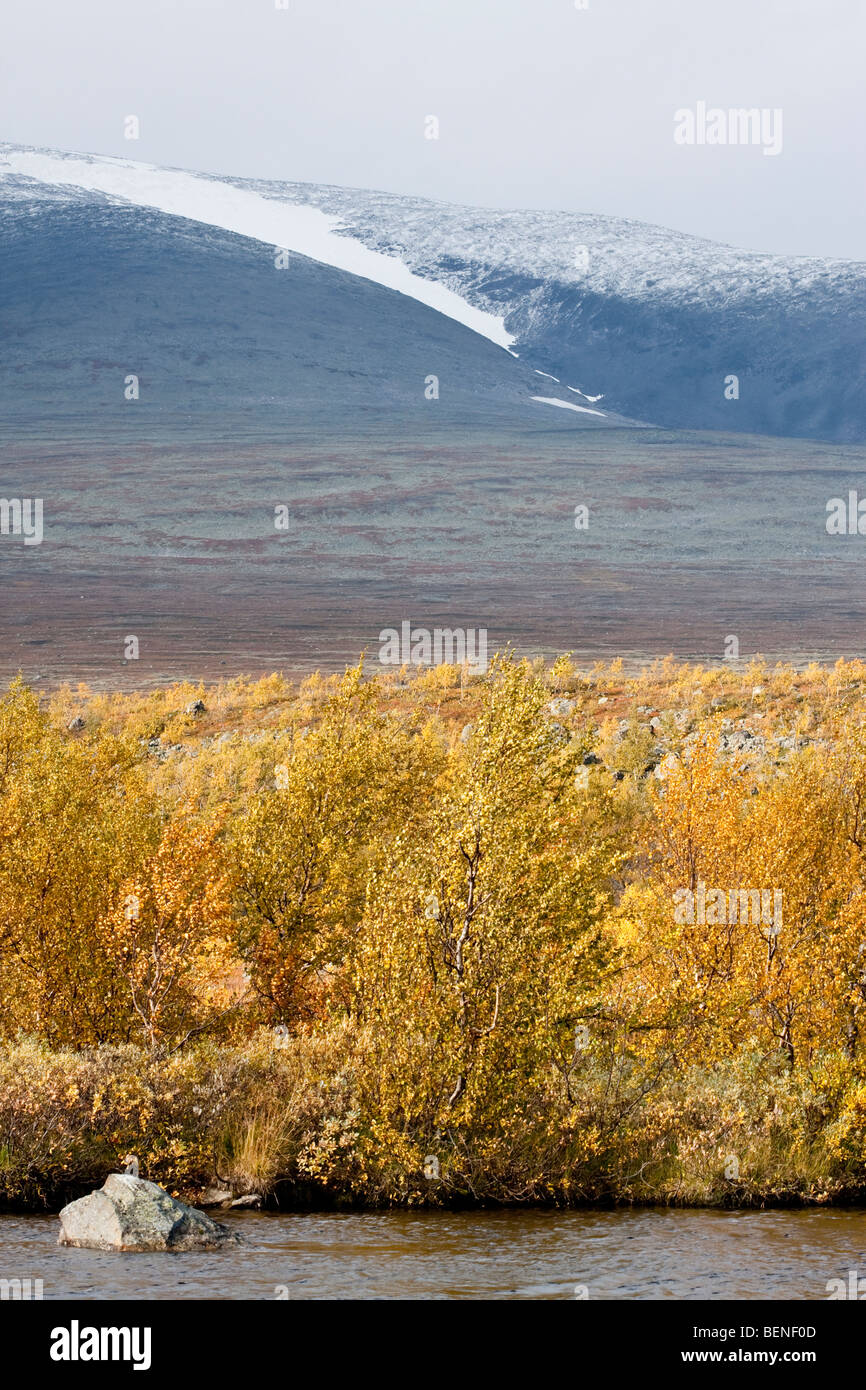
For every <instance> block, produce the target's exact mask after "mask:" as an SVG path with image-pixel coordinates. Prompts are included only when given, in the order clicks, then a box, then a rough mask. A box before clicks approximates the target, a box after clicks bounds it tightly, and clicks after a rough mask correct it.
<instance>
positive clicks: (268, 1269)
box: [0, 1210, 866, 1299]
mask: <svg viewBox="0 0 866 1390" xmlns="http://www.w3.org/2000/svg"><path fill="white" fill-rule="evenodd" d="M225 1219H226V1222H227V1224H229V1225H230V1226H231V1227H232V1228H233V1229H234V1230H236V1231H237V1232H238V1233H239V1234H240V1235H241V1236H242V1237H243V1244H242V1246H241V1248H239V1249H237V1250H226V1251H223V1252H219V1253H215V1254H202V1255H192V1254H186V1255H168V1254H159V1255H134V1254H127V1255H115V1254H106V1253H101V1252H96V1251H90V1250H67V1249H61V1248H60V1247H58V1246H57V1244H56V1240H57V1232H58V1229H59V1227H58V1222H57V1218H56V1217H50V1216H28V1217H20V1216H2V1217H0V1252H2V1253H0V1261H2V1268H0V1277H5V1278H31V1279H42V1281H43V1286H44V1297H45V1298H47V1299H49V1298H86V1299H113V1298H142V1299H183V1298H208V1299H274V1298H277V1297H282V1298H285V1297H287V1296H288V1298H290V1299H319V1298H334V1299H401V1298H403V1299H405V1298H409V1299H431V1298H474V1299H559V1298H567V1299H574V1298H575V1297H576V1296H588V1297H589V1298H591V1299H592V1298H600V1299H698V1298H710V1299H765V1298H772V1299H826V1298H827V1287H826V1286H827V1281H828V1280H829V1279H836V1278H843V1279H846V1280H847V1278H848V1272H849V1270H852V1269H853V1270H857V1271H859V1272H860V1274H862V1275H866V1212H864V1211H850V1210H848V1211H843V1210H823V1211H794V1212H789V1211H784V1212H779V1211H774V1212H718V1211H669V1210H637V1211H631V1210H627V1211H571V1212H546V1211H541V1212H539V1211H534V1212H473V1213H466V1212H460V1213H427V1212H424V1213H402V1212H401V1213H395V1212H388V1213H374V1214H366V1213H365V1214H357V1213H349V1214H343V1213H340V1214H335V1213H328V1214H321V1213H316V1214H307V1213H304V1214H297V1215H272V1214H260V1213H243V1214H235V1215H230V1216H228V1217H226V1218H225ZM578 1286H585V1290H586V1294H585V1295H582V1294H578V1293H577V1292H576V1290H577V1289H578Z"/></svg>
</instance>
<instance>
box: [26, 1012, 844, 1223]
mask: <svg viewBox="0 0 866 1390" xmlns="http://www.w3.org/2000/svg"><path fill="white" fill-rule="evenodd" d="M363 1043H364V1040H363V1039H362V1038H358V1037H352V1036H351V1035H350V1034H349V1033H348V1032H347V1031H346V1030H345V1029H340V1030H338V1031H337V1032H335V1033H331V1034H330V1035H322V1034H319V1035H317V1036H304V1037H295V1038H292V1039H289V1040H286V1039H284V1038H283V1036H282V1035H280V1034H277V1035H274V1034H273V1033H272V1032H270V1031H268V1030H262V1031H261V1032H260V1033H258V1034H257V1035H256V1036H255V1037H254V1038H252V1039H250V1040H249V1041H248V1042H247V1043H246V1044H245V1045H243V1046H241V1047H238V1046H226V1045H219V1046H217V1045H214V1044H213V1043H204V1044H200V1045H197V1046H195V1047H191V1048H189V1049H187V1050H185V1051H184V1053H183V1054H182V1055H175V1056H173V1057H169V1058H163V1059H158V1058H155V1057H154V1056H152V1055H150V1054H148V1053H147V1052H145V1051H143V1050H141V1049H139V1048H136V1047H133V1046H126V1047H120V1048H116V1047H106V1048H96V1049H85V1050H84V1051H79V1052H75V1051H72V1050H61V1051H55V1052H52V1051H50V1050H49V1049H47V1048H45V1047H44V1046H40V1045H39V1044H37V1043H35V1042H33V1041H21V1042H19V1043H18V1044H16V1045H14V1046H12V1047H7V1048H4V1049H3V1051H2V1053H0V1135H2V1143H0V1209H2V1210H7V1211H19V1212H27V1211H30V1212H38V1211H56V1210H58V1209H59V1208H60V1206H62V1205H63V1204H64V1203H65V1202H66V1201H69V1200H72V1199H74V1198H75V1197H78V1196H81V1195H83V1194H84V1193H86V1192H89V1191H91V1190H93V1189H94V1188H96V1187H99V1186H101V1184H102V1182H103V1180H104V1178H105V1176H106V1174H107V1173H108V1172H110V1171H113V1170H117V1169H118V1168H120V1167H122V1166H123V1165H122V1162H121V1160H122V1159H123V1158H124V1157H125V1155H126V1154H128V1153H132V1152H134V1153H135V1154H136V1155H137V1156H138V1158H139V1162H140V1165H141V1172H142V1176H145V1177H147V1178H150V1179H152V1180H153V1181H156V1182H159V1183H160V1184H162V1185H163V1186H165V1187H166V1188H167V1189H168V1190H169V1191H171V1192H172V1193H174V1194H175V1195H178V1196H180V1197H182V1198H184V1199H185V1200H187V1201H190V1202H193V1203H204V1204H205V1205H212V1204H213V1205H216V1204H217V1203H219V1202H224V1203H226V1204H228V1203H229V1202H230V1201H231V1199H232V1198H237V1197H242V1196H246V1195H248V1194H253V1193H255V1194H259V1195H260V1196H261V1197H262V1199H263V1204H264V1206H265V1208H267V1209H271V1210H283V1211H290V1210H298V1211H302V1210H322V1211H327V1210H339V1209H343V1210H351V1209H367V1210H377V1209H388V1208H392V1209H393V1208H404V1209H413V1208H426V1209H446V1210H466V1209H472V1208H475V1207H480V1206H488V1207H533V1206H536V1207H584V1206H596V1207H612V1206H622V1205H635V1206H644V1205H650V1206H661V1205H669V1206H676V1207H717V1208H727V1209H733V1208H766V1207H798V1206H800V1207H818V1206H850V1205H856V1204H862V1205H866V1181H864V1178H863V1175H862V1168H861V1166H860V1165H859V1164H858V1163H852V1162H850V1161H844V1160H842V1159H840V1157H839V1155H838V1153H834V1151H833V1150H834V1144H833V1125H834V1121H833V1119H832V1118H831V1117H830V1116H827V1117H826V1118H825V1121H824V1123H823V1125H822V1126H820V1127H818V1128H816V1129H814V1131H813V1132H812V1134H811V1135H810V1136H809V1138H808V1139H807V1138H806V1137H805V1135H806V1132H807V1129H806V1127H807V1124H808V1120H809V1116H810V1113H813V1112H814V1110H815V1107H816V1104H817V1097H816V1095H814V1094H813V1093H812V1092H811V1091H810V1090H809V1089H808V1088H803V1087H792V1086H791V1085H790V1083H789V1082H787V1083H786V1080H785V1078H784V1076H783V1075H782V1073H781V1071H780V1069H778V1068H775V1069H773V1068H763V1069H762V1068H761V1067H759V1066H756V1059H754V1058H740V1059H734V1060H732V1061H731V1062H729V1063H727V1064H726V1065H723V1066H722V1065H719V1066H715V1067H711V1068H709V1069H708V1070H701V1069H696V1070H692V1071H691V1072H688V1073H686V1074H684V1075H683V1076H681V1077H679V1078H678V1079H677V1080H676V1081H675V1082H674V1081H670V1082H668V1084H666V1085H665V1086H664V1087H662V1088H660V1089H659V1091H658V1092H657V1093H656V1094H654V1095H652V1096H649V1095H647V1096H646V1097H645V1098H644V1100H643V1101H640V1102H638V1103H637V1104H633V1105H632V1107H631V1109H630V1113H628V1114H624V1113H622V1110H621V1111H620V1113H619V1115H618V1116H614V1115H613V1114H611V1113H610V1112H608V1113H607V1114H606V1113H605V1108H604V1107H605V1094H604V1092H605V1087H606V1084H607V1078H606V1077H604V1076H603V1075H602V1074H601V1073H598V1072H597V1073H595V1074H593V1073H592V1072H587V1073H586V1074H585V1075H584V1078H583V1083H582V1086H581V1094H580V1099H579V1101H578V1107H579V1113H578V1115H577V1116H576V1115H575V1113H574V1108H573V1104H572V1103H571V1102H569V1101H568V1098H567V1097H566V1096H565V1095H559V1096H556V1095H555V1094H553V1093H551V1095H550V1097H549V1104H548V1107H547V1117H548V1121H549V1129H550V1132H551V1138H550V1141H549V1142H548V1144H547V1145H546V1146H543V1145H542V1144H541V1143H540V1142H539V1138H538V1135H537V1133H536V1135H535V1142H534V1143H533V1144H532V1145H530V1146H527V1147H526V1148H525V1149H524V1151H523V1152H522V1154H517V1153H515V1152H512V1153H511V1154H510V1161H509V1162H508V1163H507V1164H506V1163H504V1162H503V1161H502V1159H501V1158H500V1159H499V1160H498V1161H493V1162H489V1161H486V1160H485V1150H487V1151H489V1149H490V1139H491V1136H490V1135H489V1133H487V1132H486V1131H485V1130H484V1128H483V1127H482V1126H479V1127H478V1129H477V1132H475V1133H473V1132H472V1130H471V1129H470V1128H469V1127H468V1126H466V1125H465V1124H464V1125H458V1124H457V1123H455V1124H454V1126H453V1128H452V1130H451V1131H450V1132H445V1133H443V1134H441V1135H440V1136H439V1140H438V1142H437V1145H436V1147H437V1150H438V1153H437V1154H434V1155H427V1154H422V1153H421V1149H420V1148H418V1150H417V1159H416V1162H415V1163H414V1165H411V1166H410V1165H407V1166H406V1167H405V1169H402V1170H401V1167H400V1166H399V1165H398V1164H397V1163H395V1161H394V1156H393V1153H392V1152H391V1151H390V1150H389V1149H388V1148H386V1146H384V1145H382V1143H381V1142H380V1141H379V1140H378V1139H377V1116H376V1114H375V1113H370V1111H369V1108H368V1107H367V1113H365V1095H364V1089H365V1088H364V1083H363V1081H362V1080H361V1078H360V1075H359V1074H360V1072H361V1070H362V1066H363V1057H362V1053H363ZM771 1099H772V1102H773V1106H774V1109H773V1111H772V1112H769V1111H768V1101H769V1100H771ZM615 1119H618V1123H617V1124H616V1125H614V1123H613V1122H614V1120H615ZM605 1120H606V1121H607V1124H608V1136H607V1139H606V1140H605V1142H604V1143H599V1142H597V1141H596V1142H595V1144H594V1145H592V1149H593V1151H592V1152H589V1149H590V1144H589V1140H588V1136H590V1135H591V1134H595V1135H596V1136H597V1135H598V1134H599V1132H600V1130H601V1128H602V1126H603V1125H604V1124H605ZM835 1123H836V1125H837V1127H838V1119H837V1120H836V1121H835ZM557 1131H558V1133H557ZM422 1147H423V1146H422ZM735 1155H736V1156H735ZM434 1159H435V1162H433V1161H432V1160H434Z"/></svg>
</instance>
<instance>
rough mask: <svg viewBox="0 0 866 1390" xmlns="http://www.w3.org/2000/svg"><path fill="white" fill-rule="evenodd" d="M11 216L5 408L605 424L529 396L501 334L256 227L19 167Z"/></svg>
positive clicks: (1, 359) (1, 308)
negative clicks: (221, 224)
mask: <svg viewBox="0 0 866 1390" xmlns="http://www.w3.org/2000/svg"><path fill="white" fill-rule="evenodd" d="M0 214H2V220H3V237H2V248H0V407H2V411H3V416H4V419H5V420H6V422H7V423H8V422H10V421H14V419H16V418H18V419H20V420H25V419H28V418H32V417H33V416H34V415H35V416H38V417H40V418H43V417H46V416H56V415H63V416H65V417H70V416H74V417H76V418H77V419H78V420H79V421H83V422H85V423H91V424H92V425H93V426H94V428H101V425H102V422H104V421H105V420H106V419H107V418H110V417H118V416H122V417H124V418H125V419H126V420H127V421H129V420H130V419H131V415H130V412H131V411H134V412H137V413H138V414H141V413H142V412H145V413H152V412H154V411H155V412H172V413H177V412H192V413H205V414H210V415H212V416H216V414H217V413H218V412H225V411H227V410H232V409H242V408H255V409H256V410H260V411H261V410H265V411H267V410H269V409H279V410H282V411H286V410H288V411H291V412H294V414H295V415H297V414H299V413H300V414H302V415H304V416H305V417H306V418H308V419H309V420H310V421H311V422H316V421H319V422H321V423H323V424H324V423H325V422H326V421H327V420H328V419H330V418H333V417H334V416H335V415H338V414H342V415H348V416H350V417H356V418H357V417H359V416H362V415H372V414H375V413H376V412H381V411H383V410H384V411H387V412H389V413H394V412H396V413H398V414H400V415H406V414H408V415H409V416H420V415H422V414H426V416H430V414H431V412H435V417H434V418H438V419H442V420H443V421H465V422H466V423H467V424H471V423H473V422H474V423H477V424H481V423H483V422H486V421H489V420H491V419H493V420H497V421H501V422H505V421H510V422H512V423H521V424H523V425H527V424H529V425H533V424H534V425H541V426H542V427H543V428H545V429H546V428H562V427H563V426H565V427H567V426H568V425H571V426H573V425H577V426H580V425H589V424H591V425H595V426H604V425H606V424H608V423H609V421H608V418H607V417H606V415H602V414H601V413H599V412H597V411H596V410H595V409H594V408H592V407H585V408H584V410H583V411H581V412H580V413H575V412H573V411H571V410H569V411H567V412H566V411H563V410H562V409H558V410H551V409H550V408H549V407H548V406H547V405H546V404H545V403H544V402H543V401H541V400H538V399H535V398H537V397H539V396H542V395H543V397H544V398H549V397H553V398H555V397H556V395H557V392H556V390H555V389H553V388H551V389H547V388H548V386H550V383H544V390H543V392H542V391H540V390H539V384H540V378H539V377H538V376H537V375H536V374H535V373H534V372H533V371H532V370H531V369H530V368H529V367H527V366H524V365H523V364H522V363H521V362H520V361H519V360H517V359H516V358H515V357H514V356H512V355H511V354H510V353H508V352H506V351H505V350H504V349H503V348H502V347H500V346H496V345H495V344H494V343H493V342H491V341H489V339H488V338H487V337H484V336H482V335H480V334H479V333H478V332H476V331H473V329H471V328H469V327H467V326H465V325H464V324H463V323H460V322H458V321H457V320H455V319H454V318H451V317H448V316H446V315H445V314H443V313H441V312H438V311H437V310H436V309H434V308H432V307H429V306H428V305H426V304H422V303H420V302H418V301H417V300H416V299H414V298H411V297H409V296H407V295H406V294H403V293H400V292H397V291H395V290H393V289H389V288H386V287H383V286H382V285H380V284H377V283H375V282H374V281H371V280H369V279H366V278H362V277H360V276H359V275H357V274H352V273H350V272H348V271H346V270H341V269H335V268H333V267H331V266H328V265H323V264H321V263H319V262H317V261H315V260H312V259H309V258H308V257H304V256H300V255H297V254H292V255H291V256H290V257H289V258H288V260H287V263H286V264H285V265H284V266H281V267H280V268H278V267H277V266H276V265H275V256H274V248H273V247H271V246H268V245H266V244H263V243H261V242H259V241H256V240H252V239H250V238H249V237H245V236H238V235H236V234H233V233H231V232H227V231H224V230H222V229H220V228H216V227H213V226H209V225H207V224H205V223H202V222H199V221H191V220H188V219H184V218H180V217H176V216H168V215H166V214H165V213H162V212H158V211H155V210H154V209H152V208H149V207H141V206H135V205H133V204H130V203H128V202H123V201H121V200H119V199H117V198H111V197H107V196H105V195H104V194H101V193H98V192H93V191H90V190H82V189H76V188H70V187H60V186H53V185H49V184H45V183H43V182H40V181H35V180H33V179H30V178H26V177H22V176H20V175H16V174H14V173H7V174H6V175H5V176H4V177H2V178H0ZM132 375H134V376H135V377H136V378H137V379H138V382H137V389H138V392H139V395H138V399H136V400H134V401H130V400H127V398H126V395H125V391H126V383H127V380H128V378H129V377H130V376H132ZM434 377H435V378H436V387H435V389H438V392H439V395H438V398H436V396H435V390H434V385H433V383H432V381H431V379H432V378H434ZM559 394H560V395H561V396H563V397H564V396H565V394H566V393H565V392H564V391H561V392H559ZM555 403H556V402H555ZM559 404H562V403H561V402H559ZM564 416H565V417H567V419H565V420H564V419H563V418H562V417H564Z"/></svg>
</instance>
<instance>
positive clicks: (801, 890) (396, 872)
mask: <svg viewBox="0 0 866 1390" xmlns="http://www.w3.org/2000/svg"><path fill="white" fill-rule="evenodd" d="M196 699H201V700H203V701H204V705H205V709H204V712H201V711H198V712H196V711H197V707H196V705H195V703H194V700H196ZM191 701H193V703H191ZM864 719H866V668H864V667H862V666H861V665H860V664H859V663H848V664H844V663H840V664H839V665H838V666H837V667H835V668H833V669H831V670H825V669H823V668H818V667H810V668H808V669H807V670H806V671H803V672H795V671H793V670H791V669H790V668H785V667H777V668H773V669H769V668H765V667H763V666H761V665H760V664H759V663H754V664H753V666H752V667H751V668H748V669H745V670H744V669H739V670H736V669H733V668H730V667H728V668H724V667H720V668H717V669H714V670H707V669H700V668H694V667H684V666H677V665H676V664H675V663H673V662H666V663H657V664H656V665H655V666H653V667H651V668H647V669H646V670H644V671H643V672H640V673H637V674H634V675H632V676H626V675H625V674H624V673H623V670H622V665H621V663H615V664H614V666H613V667H609V668H602V667H597V668H596V669H594V670H593V671H589V672H587V671H584V672H580V671H578V670H576V669H575V667H574V666H573V664H572V663H571V661H570V660H569V658H567V657H562V658H560V659H559V660H558V661H557V662H556V663H555V665H554V666H553V668H552V669H545V668H544V667H543V666H542V665H541V664H539V663H536V664H530V663H528V662H525V661H521V660H517V659H516V658H514V657H512V656H510V655H507V654H506V655H504V656H501V657H498V658H497V659H496V660H495V661H494V662H493V664H492V666H491V669H490V670H489V672H488V673H487V674H486V675H485V676H478V677H471V678H469V677H467V676H466V675H465V674H462V673H460V672H459V671H456V670H454V669H453V668H438V669H436V670H433V671H429V672H422V673H421V674H413V673H408V672H405V671H404V672H401V673H399V675H397V676H390V675H387V676H383V675H380V676H378V677H370V676H368V675H367V674H365V671H364V668H363V665H360V664H359V666H357V667H356V668H353V669H351V670H349V671H347V672H346V673H345V675H344V676H343V677H339V678H338V677H333V678H323V677H320V676H315V677H311V678H309V679H308V680H307V681H305V682H303V683H302V684H301V686H300V687H296V686H292V685H290V684H289V683H288V682H286V681H284V680H283V679H282V678H281V677H277V676H274V677H269V678H267V679H265V680H262V681H258V682H246V681H235V682H230V683H227V684H226V685H224V686H221V687H218V688H216V689H214V690H212V691H204V690H202V689H199V688H194V687H174V688H172V689H169V690H163V691H157V692H153V693H151V694H148V695H140V696H121V695H98V694H94V693H92V692H90V691H87V690H83V689H82V690H78V691H72V690H69V689H65V690H62V691H60V692H58V693H57V694H55V695H54V696H52V697H51V698H50V699H46V700H39V699H38V698H37V696H36V694H35V693H34V692H33V691H31V690H29V689H27V688H26V686H24V685H23V684H22V683H21V682H20V681H18V682H15V683H13V685H12V686H11V687H10V689H9V690H8V692H7V693H6V695H5V697H4V698H3V699H2V701H0V989H2V1000H3V1006H2V1021H0V1032H2V1039H3V1045H4V1051H3V1059H2V1061H3V1065H2V1068H0V1074H2V1088H0V1180H2V1179H3V1174H4V1173H5V1174H7V1179H6V1186H7V1188H8V1189H9V1190H10V1191H11V1190H13V1189H15V1188H16V1184H17V1185H18V1188H19V1189H20V1190H21V1191H24V1190H25V1189H26V1190H27V1191H31V1190H32V1191H37V1190H39V1191H43V1192H48V1191H49V1190H54V1189H55V1188H56V1187H57V1186H58V1184H59V1185H60V1186H62V1184H63V1181H64V1176H63V1175H64V1174H65V1175H66V1177H67V1178H68V1179H69V1181H72V1180H73V1178H74V1175H75V1174H80V1173H81V1172H83V1171H84V1170H85V1169H87V1167H88V1164H91V1165H94V1164H95V1165H96V1166H97V1167H98V1165H99V1163H103V1162H105V1161H106V1155H108V1154H109V1153H110V1152H112V1151H113V1149H114V1148H117V1147H121V1146H122V1147H123V1148H125V1149H130V1148H133V1149H135V1150H136V1152H139V1153H143V1154H144V1155H145V1158H146V1161H149V1163H150V1167H151V1171H152V1172H153V1173H154V1174H155V1175H156V1174H159V1173H163V1172H164V1171H165V1169H166V1166H167V1165H168V1166H171V1165H172V1164H173V1165H174V1171H175V1174H176V1175H177V1174H179V1175H180V1176H181V1177H182V1178H183V1180H184V1181H186V1182H187V1183H188V1184H191V1185H192V1186H194V1185H195V1183H196V1182H199V1181H200V1182H202V1183H203V1182H206V1181H208V1180H210V1179H212V1178H213V1176H214V1174H220V1173H222V1174H223V1176H225V1174H226V1173H230V1174H234V1175H235V1176H236V1177H238V1180H239V1181H243V1182H245V1183H246V1184H247V1185H248V1186H253V1187H257V1188H258V1189H259V1190H270V1187H271V1186H272V1185H273V1184H274V1183H276V1182H279V1181H281V1180H285V1181H288V1182H290V1183H294V1184H296V1185H297V1184H300V1183H302V1184H306V1185H308V1186H309V1185H311V1186H312V1187H313V1188H318V1189H320V1190H321V1191H322V1192H325V1191H328V1192H330V1193H332V1194H343V1195H345V1196H348V1197H350V1198H351V1199H352V1200H369V1201H388V1202H395V1201H400V1202H422V1201H423V1202H431V1201H432V1202H447V1201H450V1200H456V1199H458V1198H459V1199H460V1200H464V1199H467V1198H477V1199H489V1198H494V1199H497V1200H509V1201H521V1200H560V1201H569V1200H579V1199H581V1198H584V1197H591V1196H597V1195H599V1194H601V1193H612V1194H614V1195H616V1196H619V1197H625V1198H633V1199H634V1198H640V1199H646V1200H653V1199H661V1200H731V1201H734V1200H765V1199H766V1198H767V1196H768V1194H769V1195H770V1197H773V1196H775V1197H776V1198H778V1197H780V1196H786V1197H792V1196H796V1197H798V1198H799V1199H804V1198H805V1199H811V1200H826V1199H829V1198H830V1197H831V1196H832V1195H833V1193H834V1192H843V1191H850V1190H851V1189H852V1188H858V1186H859V1185H860V1184H861V1182H863V1180H864V1178H866V1147H864V1144H866V1031H864V1019H866V1015H864V1008H866V860H864V855H866V734H864ZM771 909H772V910H771ZM135 1058H138V1059H139V1061H137V1062H136V1061H135V1060H134V1059H135ZM16 1059H17V1060H16ZM229 1074H230V1075H231V1076H233V1077H235V1078H238V1077H241V1076H243V1084H242V1085H241V1082H240V1081H237V1082H236V1084H237V1091H236V1094H235V1095H234V1096H233V1098H231V1101H230V1100H229V1098H228V1096H227V1095H226V1093H225V1090H224V1087H225V1085H226V1082H225V1076H226V1075H229ZM16 1076H21V1077H22V1078H24V1077H26V1078H27V1081H26V1087H25V1082H24V1081H23V1080H22V1081H21V1082H20V1087H21V1089H20V1090H19V1089H17V1083H16V1080H15V1077H16ZM136 1077H138V1079H137V1080H136ZM220 1078H222V1079H220ZM25 1091H26V1093H25ZM195 1096H197V1097H198V1101H196V1103H195V1104H193V1103H192V1098H193V1097H195ZM40 1097H42V1098H43V1099H42V1100H40ZM184 1097H186V1099H184ZM160 1098H162V1099H160ZM199 1102H200V1103H199ZM178 1107H180V1108H179V1109H178ZM46 1113H50V1117H51V1124H50V1125H49V1128H48V1129H47V1130H46V1129H45V1128H44V1126H43V1128H42V1129H40V1122H41V1120H43V1119H44V1118H45V1114H46ZM109 1116H110V1117H111V1118H110V1121H109V1118H108V1117H109ZM172 1116H174V1118H172ZM52 1125H53V1129H52V1128H51V1126H52ZM37 1133H39V1134H41V1135H42V1137H41V1138H40V1140H39V1143H40V1144H41V1145H42V1149H40V1151H39V1152H40V1153H42V1157H41V1158H40V1157H38V1156H34V1155H35V1150H32V1145H33V1144H35V1143H36V1140H35V1138H32V1136H35V1135H36V1134H37ZM49 1133H56V1135H57V1143H56V1145H55V1146H54V1147H53V1148H52V1147H51V1145H50V1144H49V1145H48V1148H47V1149H46V1148H45V1145H46V1140H45V1134H49ZM28 1136H31V1138H28ZM28 1146H30V1147H28ZM43 1151H44V1152H43ZM49 1151H50V1155H51V1158H50V1163H49V1159H48V1157H47V1156H46V1155H47V1154H48V1153H49ZM28 1155H29V1157H28ZM40 1164H42V1168H41V1169H40V1166H39V1165H40ZM46 1165H47V1166H46ZM49 1168H50V1175H49V1176H45V1174H47V1173H48V1170H49ZM39 1172H43V1178H39V1177H38V1173H39ZM22 1174H26V1175H27V1177H26V1181H25V1179H24V1177H22ZM34 1174H36V1176H34ZM10 1175H11V1176H10ZM14 1175H17V1176H14ZM28 1183H29V1184H30V1186H29V1187H28V1186H27V1184H28ZM40 1183H41V1184H42V1186H41V1187H40Z"/></svg>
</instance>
